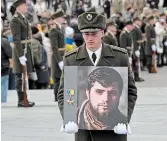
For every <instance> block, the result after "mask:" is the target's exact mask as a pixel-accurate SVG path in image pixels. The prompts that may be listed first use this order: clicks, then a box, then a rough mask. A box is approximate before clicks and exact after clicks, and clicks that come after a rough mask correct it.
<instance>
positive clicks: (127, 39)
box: [11, 0, 164, 107]
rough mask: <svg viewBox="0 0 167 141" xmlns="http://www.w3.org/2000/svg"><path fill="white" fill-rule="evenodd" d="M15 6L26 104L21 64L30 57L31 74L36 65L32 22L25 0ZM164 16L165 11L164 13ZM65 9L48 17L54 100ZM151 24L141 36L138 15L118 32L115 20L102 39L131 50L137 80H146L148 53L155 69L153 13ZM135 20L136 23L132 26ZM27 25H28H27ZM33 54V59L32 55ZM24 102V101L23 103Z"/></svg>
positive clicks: (18, 71) (149, 64)
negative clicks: (26, 15)
mask: <svg viewBox="0 0 167 141" xmlns="http://www.w3.org/2000/svg"><path fill="white" fill-rule="evenodd" d="M14 6H15V7H16V12H15V15H14V17H13V19H12V21H11V30H12V34H13V39H14V43H15V46H16V47H15V48H14V51H13V54H14V55H13V59H14V64H15V65H14V72H15V73H16V78H17V79H16V89H17V92H18V97H19V103H18V105H19V106H23V107H24V104H23V97H24V96H23V90H22V75H21V73H22V67H21V64H23V65H24V64H25V62H26V58H27V66H28V67H27V68H28V70H27V72H28V74H29V75H28V76H32V75H30V74H33V73H32V72H34V71H35V70H34V67H33V57H31V56H32V51H30V50H31V48H30V44H31V41H30V40H29V39H31V33H30V31H31V30H30V25H29V24H28V21H27V20H26V18H25V17H24V13H25V12H26V8H25V7H26V5H25V0H21V1H16V2H15V3H14ZM161 16H162V17H163V16H164V15H161ZM64 21H65V18H64V13H63V12H62V11H61V10H60V11H59V10H58V11H56V12H55V13H54V14H53V15H52V16H51V17H50V18H49V19H48V23H49V22H51V23H52V24H50V34H49V37H50V41H51V47H52V52H53V53H52V62H54V63H52V77H53V79H54V83H55V87H54V95H55V101H57V92H58V87H59V81H60V76H61V70H62V68H63V61H62V56H63V54H64V30H63V27H62V24H63V23H64ZM147 21H148V24H146V26H145V31H146V38H143V37H142V32H141V23H142V22H141V20H140V19H139V18H138V17H137V18H134V19H133V23H132V22H131V21H127V22H125V27H124V29H123V30H122V31H119V33H120V35H119V36H118V35H117V34H116V33H117V28H116V25H115V23H114V22H113V21H110V20H109V21H108V22H107V31H106V34H105V36H104V37H103V41H104V42H105V43H108V44H110V45H115V46H120V47H121V48H125V49H127V50H128V54H129V59H130V62H131V64H132V65H131V67H132V68H133V71H134V78H135V80H136V81H144V79H142V78H141V73H140V66H141V67H143V66H145V65H146V63H145V57H146V58H147V67H148V71H149V72H150V73H152V72H156V70H155V69H153V67H152V65H153V64H152V60H153V59H152V55H153V48H152V45H153V44H155V38H156V37H155V31H154V29H153V25H154V24H155V21H154V17H153V16H149V17H148V19H147ZM132 24H134V27H133V26H132ZM25 25H27V26H25ZM120 25H121V23H120ZM26 44H27V46H28V47H27V54H26V58H25V56H24V50H23V49H22V48H25V45H26ZM31 58H32V59H31ZM20 103H21V104H20ZM33 105H34V103H31V102H30V103H29V106H33Z"/></svg>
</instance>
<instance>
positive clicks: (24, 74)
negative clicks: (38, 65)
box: [22, 65, 28, 107]
mask: <svg viewBox="0 0 167 141" xmlns="http://www.w3.org/2000/svg"><path fill="white" fill-rule="evenodd" d="M22 69H23V77H22V78H23V92H24V107H28V100H27V89H28V77H27V67H26V65H25V66H22Z"/></svg>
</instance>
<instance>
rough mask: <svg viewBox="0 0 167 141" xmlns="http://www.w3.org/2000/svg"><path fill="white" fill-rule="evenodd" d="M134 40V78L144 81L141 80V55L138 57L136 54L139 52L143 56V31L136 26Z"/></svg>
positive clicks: (133, 34)
mask: <svg viewBox="0 0 167 141" xmlns="http://www.w3.org/2000/svg"><path fill="white" fill-rule="evenodd" d="M132 38H133V47H134V48H133V62H134V63H133V68H134V69H133V71H134V77H135V80H136V81H141V80H143V79H141V78H140V55H139V56H137V55H136V52H137V51H138V52H139V53H140V54H142V53H143V52H142V48H143V43H144V40H143V39H142V31H141V29H140V27H138V26H137V25H135V28H134V30H133V31H132Z"/></svg>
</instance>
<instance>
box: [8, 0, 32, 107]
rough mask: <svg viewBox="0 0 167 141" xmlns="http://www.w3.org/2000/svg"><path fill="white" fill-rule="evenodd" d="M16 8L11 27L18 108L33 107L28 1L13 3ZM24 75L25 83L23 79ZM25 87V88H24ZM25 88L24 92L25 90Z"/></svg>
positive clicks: (18, 0)
mask: <svg viewBox="0 0 167 141" xmlns="http://www.w3.org/2000/svg"><path fill="white" fill-rule="evenodd" d="M13 6H14V7H15V8H16V11H15V14H14V16H13V18H12V20H11V23H10V27H11V31H12V34H13V41H14V45H15V46H14V49H13V61H14V68H13V69H14V73H15V74H16V90H17V94H18V107H33V106H34V105H35V103H34V102H29V101H28V100H27V87H26V85H27V82H26V79H27V78H26V77H27V73H28V74H30V73H32V72H33V71H34V67H33V58H32V50H31V46H30V45H31V40H30V39H31V28H30V26H29V22H28V20H27V19H26V17H25V16H24V14H25V13H26V12H27V5H26V0H17V1H16V2H14V3H13ZM22 73H23V74H24V75H23V76H24V81H23V77H22ZM23 85H24V86H23ZM23 87H24V90H23Z"/></svg>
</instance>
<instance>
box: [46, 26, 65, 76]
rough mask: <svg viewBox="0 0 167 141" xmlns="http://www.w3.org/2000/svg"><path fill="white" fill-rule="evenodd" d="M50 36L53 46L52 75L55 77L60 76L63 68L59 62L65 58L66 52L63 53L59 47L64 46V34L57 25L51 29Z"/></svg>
mask: <svg viewBox="0 0 167 141" xmlns="http://www.w3.org/2000/svg"><path fill="white" fill-rule="evenodd" d="M49 37H50V41H51V47H52V76H53V78H55V77H56V78H60V76H61V70H60V68H59V65H58V63H59V62H61V61H62V60H63V58H62V56H63V55H64V52H63V53H61V52H59V51H58V49H59V48H63V47H64V34H63V33H62V32H61V30H60V28H59V27H58V25H57V26H56V28H52V29H51V31H50V34H49Z"/></svg>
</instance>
